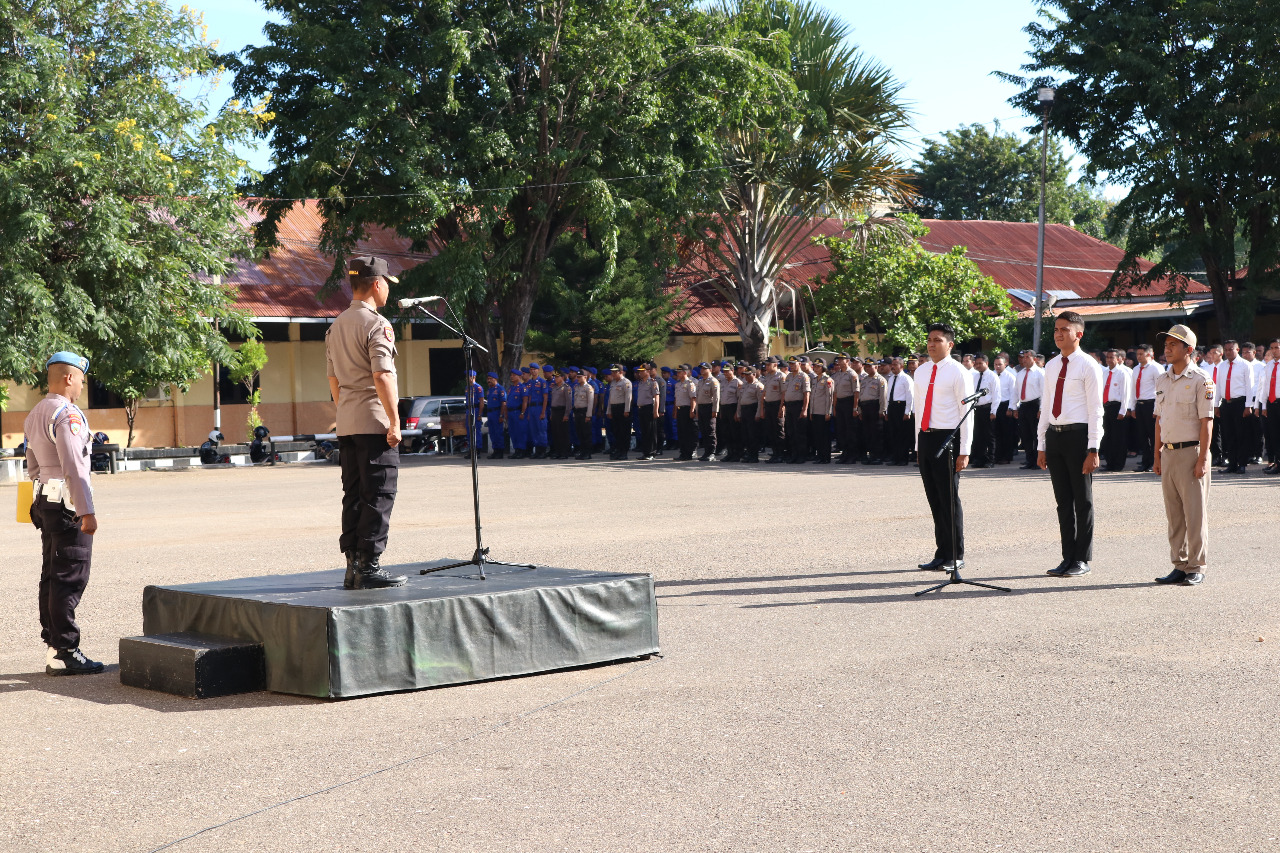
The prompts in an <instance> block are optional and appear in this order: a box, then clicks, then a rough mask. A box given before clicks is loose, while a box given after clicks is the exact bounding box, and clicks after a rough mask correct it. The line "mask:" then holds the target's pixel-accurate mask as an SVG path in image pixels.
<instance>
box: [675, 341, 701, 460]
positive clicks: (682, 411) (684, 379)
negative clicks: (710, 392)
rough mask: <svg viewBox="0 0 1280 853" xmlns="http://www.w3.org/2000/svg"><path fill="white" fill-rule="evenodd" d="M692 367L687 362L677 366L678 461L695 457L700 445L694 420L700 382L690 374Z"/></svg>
mask: <svg viewBox="0 0 1280 853" xmlns="http://www.w3.org/2000/svg"><path fill="white" fill-rule="evenodd" d="M691 369H692V368H690V367H689V365H687V364H682V365H680V366H679V367H677V368H676V430H677V433H678V435H679V438H680V455H679V456H678V457H677V458H676V461H677V462H688V461H689V460H691V459H693V451H694V449H695V448H696V447H697V446H698V432H697V424H696V423H695V422H694V417H695V415H696V411H697V410H696V408H695V406H696V403H697V398H698V383H696V382H694V381H693V378H692V377H691V376H690V375H689V371H690V370H691Z"/></svg>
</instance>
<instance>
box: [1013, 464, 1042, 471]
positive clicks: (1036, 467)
mask: <svg viewBox="0 0 1280 853" xmlns="http://www.w3.org/2000/svg"><path fill="white" fill-rule="evenodd" d="M1018 468H1019V469H1021V470H1023V471H1038V470H1040V466H1039V465H1019V466H1018Z"/></svg>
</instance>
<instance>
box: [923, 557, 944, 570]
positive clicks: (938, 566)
mask: <svg viewBox="0 0 1280 853" xmlns="http://www.w3.org/2000/svg"><path fill="white" fill-rule="evenodd" d="M949 562H950V561H949V560H943V559H937V560H930V561H929V562H927V563H921V564H920V566H919V568H921V569H924V570H925V571H926V572H945V571H947V568H946V567H947V565H948V564H949Z"/></svg>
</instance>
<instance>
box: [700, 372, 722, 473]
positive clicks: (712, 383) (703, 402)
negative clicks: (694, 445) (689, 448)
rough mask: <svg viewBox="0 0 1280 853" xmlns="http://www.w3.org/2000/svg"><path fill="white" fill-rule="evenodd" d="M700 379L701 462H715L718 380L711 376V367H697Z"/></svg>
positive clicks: (718, 395) (718, 411)
mask: <svg viewBox="0 0 1280 853" xmlns="http://www.w3.org/2000/svg"><path fill="white" fill-rule="evenodd" d="M698 370H699V372H700V373H701V375H702V378H701V379H699V380H698V395H697V397H696V398H695V399H696V401H697V404H698V406H697V410H696V411H697V413H698V429H699V431H700V432H701V433H702V455H701V456H699V457H698V458H699V459H701V460H702V461H703V462H716V461H718V460H717V459H716V432H717V429H716V420H717V419H718V418H719V417H720V380H718V379H716V378H715V376H713V375H712V374H711V365H710V364H708V363H707V362H705V361H704V362H702V363H701V364H699V365H698Z"/></svg>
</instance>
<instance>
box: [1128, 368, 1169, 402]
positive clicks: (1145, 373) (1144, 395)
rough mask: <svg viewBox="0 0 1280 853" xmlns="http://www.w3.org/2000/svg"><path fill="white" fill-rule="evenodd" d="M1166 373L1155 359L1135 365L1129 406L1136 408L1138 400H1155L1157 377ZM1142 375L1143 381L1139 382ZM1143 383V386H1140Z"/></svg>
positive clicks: (1130, 386)
mask: <svg viewBox="0 0 1280 853" xmlns="http://www.w3.org/2000/svg"><path fill="white" fill-rule="evenodd" d="M1162 373H1164V368H1163V367H1161V366H1160V365H1158V364H1156V363H1155V362H1154V361H1148V362H1147V363H1146V364H1145V365H1143V364H1137V365H1134V367H1133V381H1132V382H1131V383H1130V384H1129V408H1130V409H1136V408H1137V407H1138V406H1137V402H1138V400H1155V398H1156V378H1157V377H1158V376H1160V374H1162ZM1139 377H1141V378H1142V379H1141V382H1139V379H1138V378H1139ZM1139 385H1141V386H1142V387H1138V386H1139Z"/></svg>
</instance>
